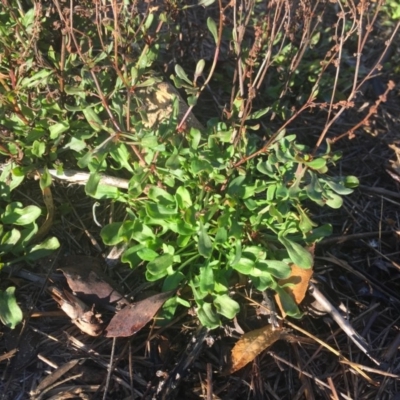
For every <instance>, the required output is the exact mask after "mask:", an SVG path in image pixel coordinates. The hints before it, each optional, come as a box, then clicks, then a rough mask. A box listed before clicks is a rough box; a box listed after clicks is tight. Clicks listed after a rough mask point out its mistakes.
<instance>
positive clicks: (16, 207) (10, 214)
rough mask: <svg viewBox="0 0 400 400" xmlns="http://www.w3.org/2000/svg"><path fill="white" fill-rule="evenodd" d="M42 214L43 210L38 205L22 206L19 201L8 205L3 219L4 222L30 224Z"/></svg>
mask: <svg viewBox="0 0 400 400" xmlns="http://www.w3.org/2000/svg"><path fill="white" fill-rule="evenodd" d="M40 214H41V210H40V208H39V207H36V206H27V207H24V208H22V204H21V203H19V202H13V203H10V204H8V205H7V207H6V209H5V211H4V213H3V215H2V216H1V220H2V222H3V224H10V225H11V224H14V225H22V226H24V225H28V224H30V223H32V222H34V221H35V220H36V219H37V218H38V217H39V216H40Z"/></svg>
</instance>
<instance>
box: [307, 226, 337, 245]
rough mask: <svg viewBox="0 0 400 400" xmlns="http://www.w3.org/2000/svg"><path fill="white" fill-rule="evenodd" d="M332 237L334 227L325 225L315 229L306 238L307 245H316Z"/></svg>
mask: <svg viewBox="0 0 400 400" xmlns="http://www.w3.org/2000/svg"><path fill="white" fill-rule="evenodd" d="M330 235H332V225H331V224H324V225H322V226H319V227H318V228H314V229H313V230H312V231H311V232H310V233H309V235H307V237H306V239H305V240H306V242H307V243H315V242H318V241H319V240H321V239H323V238H325V237H328V236H330Z"/></svg>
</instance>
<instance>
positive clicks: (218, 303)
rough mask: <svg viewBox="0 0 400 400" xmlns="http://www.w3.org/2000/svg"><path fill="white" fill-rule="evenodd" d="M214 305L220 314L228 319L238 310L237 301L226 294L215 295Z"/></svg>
mask: <svg viewBox="0 0 400 400" xmlns="http://www.w3.org/2000/svg"><path fill="white" fill-rule="evenodd" d="M214 305H215V308H216V309H217V311H218V312H219V313H220V314H221V315H223V316H224V317H226V318H229V319H233V318H234V317H235V316H236V314H237V313H238V312H239V311H240V306H239V304H238V302H236V301H235V300H233V299H231V298H230V297H229V295H227V294H223V295H220V296H216V297H215V299H214Z"/></svg>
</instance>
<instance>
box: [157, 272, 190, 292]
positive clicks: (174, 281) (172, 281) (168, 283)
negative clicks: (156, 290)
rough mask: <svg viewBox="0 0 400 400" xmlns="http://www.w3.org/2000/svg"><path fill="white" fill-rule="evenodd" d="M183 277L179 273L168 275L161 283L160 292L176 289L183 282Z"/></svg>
mask: <svg viewBox="0 0 400 400" xmlns="http://www.w3.org/2000/svg"><path fill="white" fill-rule="evenodd" d="M185 278H186V277H185V275H183V274H182V272H180V271H175V272H174V273H173V274H172V275H168V276H167V277H166V278H165V280H164V283H163V286H162V291H163V292H168V291H169V290H174V289H176V288H177V287H178V286H179V284H180V283H181V282H182V281H183V280H185Z"/></svg>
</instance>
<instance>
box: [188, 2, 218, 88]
mask: <svg viewBox="0 0 400 400" xmlns="http://www.w3.org/2000/svg"><path fill="white" fill-rule="evenodd" d="M212 1H214V0H212ZM205 66H206V62H205V61H204V60H203V59H201V60H199V61H197V64H196V71H195V72H194V78H193V81H194V82H196V81H197V79H198V78H199V76H201V75H202V74H203V71H204V67H205Z"/></svg>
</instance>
